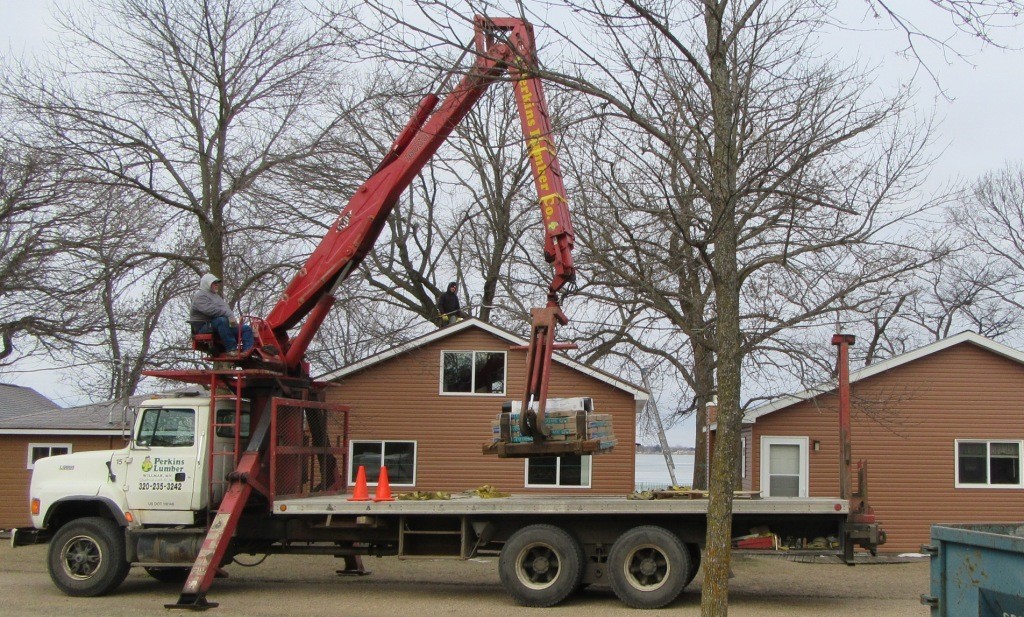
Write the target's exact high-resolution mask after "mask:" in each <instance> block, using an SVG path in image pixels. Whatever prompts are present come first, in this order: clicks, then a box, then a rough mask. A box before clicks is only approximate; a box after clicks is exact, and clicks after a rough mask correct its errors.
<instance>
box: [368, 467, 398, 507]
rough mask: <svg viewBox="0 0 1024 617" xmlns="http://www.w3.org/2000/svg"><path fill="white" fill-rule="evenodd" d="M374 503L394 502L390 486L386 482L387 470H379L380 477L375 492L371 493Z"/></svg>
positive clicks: (383, 468)
mask: <svg viewBox="0 0 1024 617" xmlns="http://www.w3.org/2000/svg"><path fill="white" fill-rule="evenodd" d="M373 500H374V501H394V498H393V497H392V496H391V484H390V483H389V482H388V468H387V467H381V468H380V477H379V478H377V490H376V491H374V493H373Z"/></svg>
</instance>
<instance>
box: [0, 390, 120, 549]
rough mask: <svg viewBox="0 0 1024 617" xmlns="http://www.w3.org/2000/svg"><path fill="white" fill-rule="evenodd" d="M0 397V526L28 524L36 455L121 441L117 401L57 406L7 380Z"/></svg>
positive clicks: (109, 446)
mask: <svg viewBox="0 0 1024 617" xmlns="http://www.w3.org/2000/svg"><path fill="white" fill-rule="evenodd" d="M33 395H34V396H33ZM0 398H2V400H3V401H4V402H3V403H2V404H0V409H2V411H3V415H2V417H0V529H10V528H13V527H25V526H28V525H30V524H31V519H30V518H29V494H28V489H29V481H30V480H31V479H32V466H33V463H35V462H36V461H37V460H39V459H40V458H43V457H47V456H55V455H58V454H69V453H71V452H83V451H87V450H111V449H115V448H121V447H124V444H125V440H124V438H123V436H124V435H125V434H126V431H127V429H126V428H125V427H124V423H123V421H122V411H121V407H122V406H121V405H118V404H115V403H102V404H96V405H84V406H82V407H72V408H68V409H62V408H59V407H57V406H56V405H55V404H54V403H52V402H50V401H49V400H48V399H45V398H44V397H42V396H41V395H39V394H38V393H36V392H35V391H33V390H31V389H29V388H21V387H18V386H11V385H7V384H0ZM136 400H138V399H136ZM47 403H48V404H47Z"/></svg>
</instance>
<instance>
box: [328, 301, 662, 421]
mask: <svg viewBox="0 0 1024 617" xmlns="http://www.w3.org/2000/svg"><path fill="white" fill-rule="evenodd" d="M469 328H478V329H480V330H483V331H485V332H488V333H490V334H492V335H494V336H496V337H498V338H500V339H502V340H504V341H506V342H507V343H509V344H510V345H524V346H525V345H529V344H530V342H529V341H528V340H526V339H523V338H520V337H518V336H516V335H515V334H512V333H511V332H508V331H505V330H502V329H501V328H497V327H495V326H493V325H491V324H489V323H487V322H485V321H480V320H479V319H476V318H471V319H466V320H463V321H460V322H459V323H457V324H455V325H453V326H448V327H447V328H441V329H439V330H435V331H434V332H431V333H430V334H427V335H424V336H421V337H419V338H416V339H413V340H411V341H409V342H407V343H404V344H402V345H399V346H397V347H393V348H391V349H389V350H387V351H384V352H381V353H379V354H376V355H374V356H370V357H369V358H364V359H363V360H360V361H359V362H354V363H353V364H350V365H348V366H346V367H343V368H340V369H338V370H335V371H331V372H329V373H326V374H324V375H322V376H321V377H319V378H318V380H320V381H332V380H335V379H339V378H341V377H344V376H346V375H351V374H353V373H357V372H359V371H363V370H366V369H368V368H370V367H371V366H374V365H376V364H380V363H381V362H385V361H387V360H390V359H391V358H394V357H395V356H398V355H401V354H404V353H407V352H409V351H410V350H412V349H416V348H419V347H423V346H424V345H428V344H430V343H433V342H434V341H439V340H441V339H445V338H448V337H450V336H452V335H454V334H457V333H459V332H463V331H465V330H468V329H469ZM553 359H554V361H555V362H558V363H559V364H562V365H565V366H567V367H569V368H572V369H575V370H577V371H579V372H581V373H584V374H586V375H589V376H591V377H593V378H594V379H597V380H598V381H603V382H604V383H607V384H608V385H610V386H612V387H614V388H618V389H619V390H623V391H625V392H628V393H630V394H632V395H633V398H634V400H636V401H637V409H638V410H639V409H640V408H641V407H642V406H643V405H644V404H646V402H647V399H648V398H650V396H649V395H648V393H647V391H646V390H644V389H643V388H642V387H640V386H638V385H636V384H633V383H630V382H628V381H626V380H624V379H621V378H619V377H616V376H615V375H612V374H611V373H607V372H605V371H602V370H600V369H597V368H594V367H592V366H589V365H586V364H583V363H581V362H577V361H575V360H572V359H570V358H569V357H568V356H565V355H563V354H558V353H556V354H554V356H553Z"/></svg>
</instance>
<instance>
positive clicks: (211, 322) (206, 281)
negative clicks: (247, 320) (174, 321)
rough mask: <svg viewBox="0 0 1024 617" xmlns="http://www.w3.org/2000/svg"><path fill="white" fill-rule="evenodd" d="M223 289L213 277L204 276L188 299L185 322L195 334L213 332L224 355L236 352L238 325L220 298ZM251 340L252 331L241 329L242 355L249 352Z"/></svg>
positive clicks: (252, 341)
mask: <svg viewBox="0 0 1024 617" xmlns="http://www.w3.org/2000/svg"><path fill="white" fill-rule="evenodd" d="M222 291H223V286H222V285H221V282H220V279H219V278H217V276H216V275H214V274H204V275H203V278H201V279H200V280H199V289H198V290H196V293H195V295H194V296H192V312H191V313H190V314H189V317H188V320H189V322H191V323H192V324H194V330H193V332H194V333H195V334H205V333H207V332H215V333H216V334H217V336H218V337H220V340H221V342H222V343H223V344H224V348H225V349H226V350H227V352H228V354H229V355H230V354H233V353H235V352H237V351H238V322H237V321H235V314H234V313H232V312H231V308H230V307H228V303H227V302H225V301H224V298H223V297H221V293H222ZM254 344H255V340H254V338H253V334H252V328H250V327H249V326H248V325H243V326H242V353H245V352H247V351H249V350H250V349H252V347H253V345H254Z"/></svg>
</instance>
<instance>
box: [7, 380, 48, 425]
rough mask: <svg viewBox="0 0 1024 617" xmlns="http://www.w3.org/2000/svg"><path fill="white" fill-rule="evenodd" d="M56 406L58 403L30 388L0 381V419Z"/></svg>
mask: <svg viewBox="0 0 1024 617" xmlns="http://www.w3.org/2000/svg"><path fill="white" fill-rule="evenodd" d="M58 408H60V405H58V404H57V403H54V402H53V401H51V400H50V399H48V398H46V397H45V396H43V395H42V394H39V393H38V392H36V391H35V390H33V389H32V388H26V387H24V386H16V385H14V384H9V383H0V420H6V419H8V418H16V417H18V416H23V415H25V414H30V413H36V412H38V411H44V410H48V409H58Z"/></svg>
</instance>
